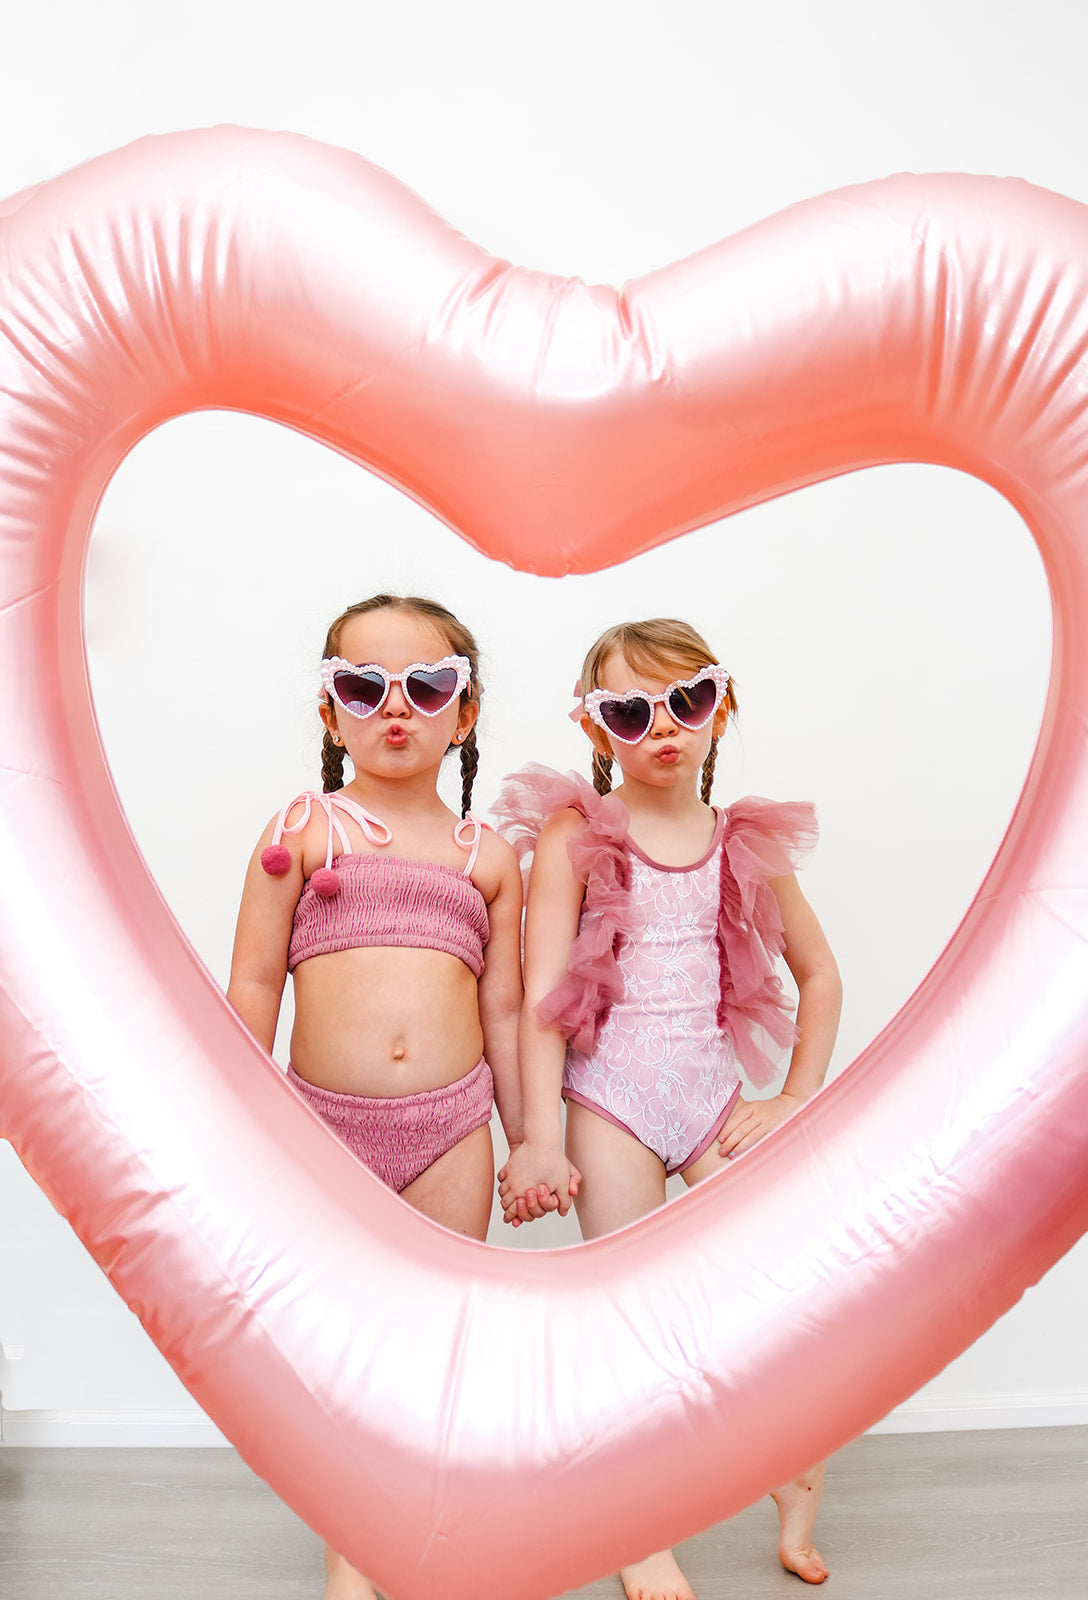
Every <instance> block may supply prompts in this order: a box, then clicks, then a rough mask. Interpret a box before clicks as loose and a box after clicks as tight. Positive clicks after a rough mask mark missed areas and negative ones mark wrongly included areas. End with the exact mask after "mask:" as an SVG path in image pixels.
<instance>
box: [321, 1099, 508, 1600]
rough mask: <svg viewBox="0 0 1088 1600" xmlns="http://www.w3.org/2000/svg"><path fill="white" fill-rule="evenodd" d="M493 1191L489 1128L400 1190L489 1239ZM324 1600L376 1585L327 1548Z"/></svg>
mask: <svg viewBox="0 0 1088 1600" xmlns="http://www.w3.org/2000/svg"><path fill="white" fill-rule="evenodd" d="M494 1187H495V1159H494V1154H493V1151H492V1145H491V1129H490V1128H477V1129H476V1131H475V1133H470V1134H469V1135H468V1137H467V1138H465V1139H462V1140H461V1142H460V1144H455V1145H454V1147H453V1149H452V1150H447V1151H446V1153H445V1155H444V1156H439V1158H438V1160H437V1161H434V1162H432V1163H431V1165H430V1166H429V1167H428V1168H427V1169H426V1171H425V1172H421V1173H420V1175H419V1177H418V1178H416V1180H415V1182H414V1183H410V1184H409V1185H408V1187H407V1189H403V1190H402V1191H401V1199H402V1200H407V1202H408V1204H409V1205H410V1206H414V1207H415V1209H416V1210H417V1211H422V1213H423V1215H424V1216H425V1217H432V1218H433V1219H434V1221H435V1222H440V1223H441V1224H442V1226H443V1227H444V1228H449V1229H450V1231H451V1232H453V1233H464V1234H467V1235H468V1237H469V1238H470V1239H481V1240H482V1239H486V1237H487V1225H488V1222H489V1220H490V1217H491V1191H492V1190H493V1189H494ZM325 1570H326V1572H327V1573H328V1580H327V1582H326V1584H325V1600H377V1591H376V1589H375V1588H374V1585H373V1584H372V1583H369V1582H368V1581H367V1579H366V1578H364V1577H363V1575H362V1573H361V1572H357V1571H356V1570H355V1568H354V1567H353V1566H351V1565H350V1563H349V1562H347V1561H345V1559H344V1557H343V1556H341V1555H337V1553H336V1551H335V1550H333V1549H332V1548H331V1547H330V1546H329V1545H326V1546H325Z"/></svg>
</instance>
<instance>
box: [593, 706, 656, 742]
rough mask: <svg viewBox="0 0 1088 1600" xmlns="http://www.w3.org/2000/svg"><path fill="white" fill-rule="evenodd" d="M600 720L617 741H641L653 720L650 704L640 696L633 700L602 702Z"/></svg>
mask: <svg viewBox="0 0 1088 1600" xmlns="http://www.w3.org/2000/svg"><path fill="white" fill-rule="evenodd" d="M600 711H601V720H602V722H603V723H604V725H605V727H606V728H607V729H608V731H609V733H614V734H615V735H616V738H617V739H631V740H635V739H641V738H642V735H643V734H644V733H645V732H646V730H647V728H648V727H649V726H650V723H651V722H652V720H653V713H652V711H651V710H650V702H649V701H648V700H644V699H643V698H642V696H641V695H636V696H635V698H634V699H633V700H602V701H601V703H600Z"/></svg>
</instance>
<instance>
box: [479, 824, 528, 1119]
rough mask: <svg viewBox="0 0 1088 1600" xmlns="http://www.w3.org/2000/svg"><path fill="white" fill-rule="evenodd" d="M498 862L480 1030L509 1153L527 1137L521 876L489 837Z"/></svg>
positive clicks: (510, 855) (500, 843) (509, 854)
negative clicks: (521, 1035) (521, 1059)
mask: <svg viewBox="0 0 1088 1600" xmlns="http://www.w3.org/2000/svg"><path fill="white" fill-rule="evenodd" d="M487 837H489V839H490V848H491V849H492V850H493V851H494V853H495V854H496V855H497V856H498V857H499V860H500V867H499V872H500V877H499V888H498V891H497V893H496V894H495V896H494V897H493V899H492V900H491V901H490V903H489V905H488V908H487V914H488V921H489V923H490V926H491V935H490V938H489V939H488V941H487V950H486V952H485V963H484V970H483V973H482V974H481V977H480V984H479V996H480V1026H481V1027H482V1029H483V1035H484V1054H485V1055H486V1056H487V1060H488V1063H489V1065H490V1067H491V1071H492V1074H493V1076H494V1079H495V1102H496V1104H497V1105H498V1108H499V1116H500V1117H501V1118H502V1126H503V1131H504V1132H505V1134H506V1138H507V1141H508V1143H509V1144H510V1147H511V1149H513V1148H514V1146H515V1145H519V1144H520V1143H521V1141H522V1139H523V1138H524V1137H525V1133H524V1125H523V1118H522V1106H521V1081H520V1079H519V1076H518V1018H519V1016H520V1014H521V1000H522V989H521V871H520V869H519V867H518V863H517V857H516V856H515V855H514V852H513V850H512V849H511V847H510V846H509V845H508V844H507V843H506V841H505V840H504V839H499V838H497V837H496V836H495V835H494V834H492V835H490V836H487Z"/></svg>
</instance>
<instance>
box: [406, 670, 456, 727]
mask: <svg viewBox="0 0 1088 1600" xmlns="http://www.w3.org/2000/svg"><path fill="white" fill-rule="evenodd" d="M404 687H405V689H406V690H407V693H408V698H409V700H410V701H411V702H412V704H413V705H414V706H415V708H416V710H417V711H423V712H426V713H427V714H428V715H433V714H434V713H435V712H436V711H441V710H442V707H443V706H448V705H449V703H450V701H451V700H452V699H453V697H454V695H455V694H456V693H457V668H456V667H437V668H435V670H434V671H433V672H410V673H409V674H408V679H407V682H406V683H405V685H404Z"/></svg>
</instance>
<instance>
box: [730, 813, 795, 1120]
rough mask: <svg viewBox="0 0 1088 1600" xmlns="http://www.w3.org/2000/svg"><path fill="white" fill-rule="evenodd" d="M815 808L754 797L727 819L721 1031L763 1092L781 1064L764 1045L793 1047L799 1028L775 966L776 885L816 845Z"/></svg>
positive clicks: (781, 943) (779, 937) (779, 936)
mask: <svg viewBox="0 0 1088 1600" xmlns="http://www.w3.org/2000/svg"><path fill="white" fill-rule="evenodd" d="M817 834H818V828H817V823H816V811H815V808H814V807H813V806H812V805H810V804H809V803H808V802H807V801H786V802H782V803H780V802H778V801H775V800H761V799H759V798H758V797H757V796H755V795H749V796H747V797H746V798H745V799H743V800H737V801H736V802H735V803H734V804H733V805H731V806H730V807H729V809H728V810H727V811H726V814H725V829H724V833H723V836H722V877H721V911H720V915H719V917H718V945H719V949H720V952H721V998H720V999H719V1001H718V1026H719V1027H720V1028H721V1029H722V1031H723V1033H725V1034H726V1035H727V1036H728V1038H729V1039H730V1040H731V1041H732V1044H733V1049H734V1050H735V1052H736V1056H737V1061H738V1062H739V1063H740V1065H741V1067H742V1068H743V1070H744V1073H745V1075H746V1076H747V1078H748V1081H749V1083H751V1084H753V1085H754V1087H755V1088H757V1089H761V1088H764V1087H765V1086H766V1085H767V1084H768V1083H770V1082H771V1080H772V1079H773V1077H774V1074H775V1060H774V1058H773V1057H772V1055H771V1054H770V1052H769V1050H768V1048H767V1045H766V1044H765V1043H764V1039H767V1040H770V1041H771V1042H772V1043H773V1044H774V1045H777V1046H779V1047H780V1048H782V1047H786V1046H789V1045H793V1044H795V1043H796V1040H797V1029H796V1027H795V1026H794V1022H793V1018H792V1016H791V1015H790V1009H789V1004H788V1002H787V1000H786V996H785V994H784V993H783V990H782V983H781V980H780V979H779V977H778V975H777V973H776V971H775V962H776V961H777V960H778V958H779V957H780V956H781V954H782V952H783V949H784V948H785V940H784V938H783V931H782V917H781V915H780V913H779V910H778V901H777V900H776V899H775V897H774V892H773V890H772V889H771V888H770V879H772V878H781V877H784V876H785V875H786V874H787V873H789V872H793V871H794V869H795V868H796V867H797V866H798V865H799V864H800V862H801V861H802V860H803V858H804V857H805V856H806V855H808V853H809V852H810V851H811V850H812V849H813V848H814V846H815V844H816V839H817Z"/></svg>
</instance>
